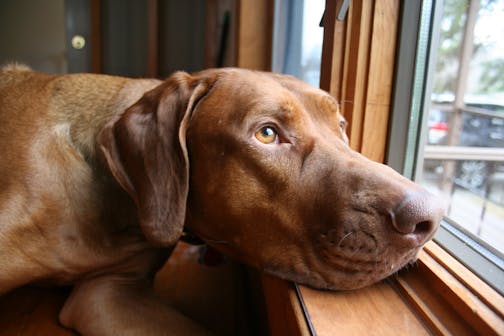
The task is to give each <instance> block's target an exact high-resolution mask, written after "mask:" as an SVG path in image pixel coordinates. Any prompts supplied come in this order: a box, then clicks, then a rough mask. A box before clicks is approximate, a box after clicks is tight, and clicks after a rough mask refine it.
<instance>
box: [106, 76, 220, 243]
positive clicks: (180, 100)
mask: <svg viewBox="0 0 504 336" xmlns="http://www.w3.org/2000/svg"><path fill="white" fill-rule="evenodd" d="M211 85H212V83H210V81H209V80H208V79H206V80H199V79H197V78H194V77H192V76H190V75H189V74H187V73H184V72H177V73H175V74H173V75H172V76H171V77H170V78H168V79H167V80H166V81H165V82H164V83H163V84H161V85H159V86H158V87H156V88H155V89H153V90H152V91H149V92H147V93H146V94H145V95H144V96H143V97H142V98H141V99H140V100H139V101H138V102H137V103H135V104H134V105H132V106H131V107H130V108H128V109H127V110H126V111H125V112H124V113H123V114H122V115H119V116H117V117H116V118H115V119H113V120H111V121H110V122H109V123H108V124H107V125H106V126H105V127H104V129H103V130H102V131H101V133H100V135H99V138H98V144H99V147H100V149H101V153H102V154H103V156H104V158H105V159H106V162H107V164H108V167H109V169H110V171H111V173H112V175H113V176H114V177H115V178H116V180H117V181H118V182H119V184H120V185H121V186H122V188H123V189H124V190H126V191H127V192H128V193H129V194H130V196H131V197H132V198H133V200H134V201H135V203H136V206H137V210H138V216H139V221H140V226H141V229H142V231H143V233H144V234H145V236H146V237H147V239H148V240H149V241H151V242H152V243H153V244H155V245H158V246H169V245H172V244H174V243H175V242H176V241H177V239H178V238H179V237H180V235H181V233H182V230H183V226H184V221H185V214H186V201H187V194H188V189H189V160H188V154H187V147H186V131H187V126H188V122H189V119H190V117H191V113H192V111H193V109H194V108H195V106H196V104H197V103H198V101H199V100H200V99H201V98H202V97H203V96H204V95H205V94H206V93H207V92H208V90H209V89H210V87H211Z"/></svg>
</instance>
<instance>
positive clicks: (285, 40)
mask: <svg viewBox="0 0 504 336" xmlns="http://www.w3.org/2000/svg"><path fill="white" fill-rule="evenodd" d="M324 7H325V0H310V1H307V0H278V1H275V20H274V22H275V26H274V33H273V58H272V70H273V71H274V72H280V73H286V74H290V75H293V76H296V77H297V78H299V79H301V80H303V81H305V82H307V83H309V84H311V85H313V86H315V87H318V86H319V82H320V62H321V56H322V40H323V35H324V30H323V28H322V27H320V21H321V19H322V14H323V13H324Z"/></svg>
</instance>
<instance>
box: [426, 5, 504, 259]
mask: <svg viewBox="0 0 504 336" xmlns="http://www.w3.org/2000/svg"><path fill="white" fill-rule="evenodd" d="M443 7H444V8H443V18H442V20H441V23H440V30H441V31H440V38H439V43H438V45H437V60H436V68H435V71H434V72H433V73H432V74H430V75H431V76H433V81H434V84H433V92H432V95H431V105H430V109H429V119H428V124H427V127H428V130H427V132H426V134H427V140H426V143H427V144H426V147H425V148H424V161H423V163H422V164H423V170H422V174H421V176H418V177H417V180H418V182H420V183H421V184H423V185H424V186H426V187H427V188H429V189H430V190H432V191H433V192H435V193H438V194H440V195H442V196H443V197H445V198H446V199H447V201H448V203H449V209H448V217H449V218H450V219H451V220H452V221H453V222H455V223H456V225H458V226H459V227H461V228H463V229H464V230H466V231H467V232H469V233H471V234H473V235H474V236H475V237H478V238H479V239H482V240H483V241H484V242H486V243H487V244H489V245H491V246H492V247H493V248H494V249H496V250H498V251H500V252H501V253H504V39H502V36H504V0H480V1H468V0H446V1H445V2H444V5H443Z"/></svg>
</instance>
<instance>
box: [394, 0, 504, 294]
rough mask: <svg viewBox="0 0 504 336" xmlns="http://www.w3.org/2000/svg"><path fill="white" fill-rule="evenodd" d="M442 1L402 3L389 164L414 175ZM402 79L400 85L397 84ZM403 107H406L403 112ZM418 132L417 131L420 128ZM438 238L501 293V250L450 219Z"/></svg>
mask: <svg viewBox="0 0 504 336" xmlns="http://www.w3.org/2000/svg"><path fill="white" fill-rule="evenodd" d="M442 6H443V1H432V0H423V1H406V2H403V4H402V12H401V19H402V20H401V21H400V23H399V26H400V28H399V31H400V34H399V36H398V48H397V49H398V51H397V60H396V70H395V83H396V85H395V88H394V92H393V105H392V112H391V119H390V127H389V144H388V149H387V159H386V161H385V163H386V164H388V165H389V166H391V167H392V168H394V169H395V170H397V171H398V172H399V173H401V174H403V175H404V176H406V177H408V178H410V179H413V180H414V179H415V178H416V177H417V176H420V174H421V170H422V169H423V165H422V164H417V163H418V162H423V148H424V147H425V142H426V140H425V139H427V135H426V134H425V132H426V130H427V127H426V126H427V121H428V117H429V109H430V105H431V104H430V93H431V92H432V85H433V80H432V76H429V74H428V73H429V69H435V60H436V57H437V54H436V50H435V48H431V47H430V46H432V45H437V44H438V43H437V41H438V40H439V36H438V35H439V34H438V32H439V24H440V21H441V17H442ZM398 83H400V85H399V84H398ZM405 111H407V112H406V113H405ZM417 130H418V131H417ZM434 241H435V242H436V243H438V244H439V245H441V246H442V247H443V248H444V249H445V250H447V251H449V253H450V254H451V255H452V256H454V257H455V258H456V259H457V260H458V261H459V262H461V263H463V264H464V265H465V266H466V267H467V268H469V269H471V270H472V271H473V272H474V273H476V274H478V276H479V277H481V278H482V279H483V280H484V281H485V282H487V283H488V284H490V286H492V287H493V288H494V289H496V290H497V291H498V292H500V293H501V294H502V293H504V279H503V271H502V270H503V269H504V266H503V262H502V260H501V257H500V256H499V255H498V253H497V252H496V251H495V250H494V249H493V248H491V247H489V246H488V245H487V244H485V243H484V242H482V241H481V240H480V239H478V238H477V237H474V236H473V235H471V234H470V233H468V232H466V231H465V230H464V229H462V228H460V227H458V226H457V225H456V224H455V223H453V222H452V221H451V220H450V219H449V218H446V219H445V220H443V222H442V223H441V228H440V229H439V231H438V233H437V234H436V236H435V237H434Z"/></svg>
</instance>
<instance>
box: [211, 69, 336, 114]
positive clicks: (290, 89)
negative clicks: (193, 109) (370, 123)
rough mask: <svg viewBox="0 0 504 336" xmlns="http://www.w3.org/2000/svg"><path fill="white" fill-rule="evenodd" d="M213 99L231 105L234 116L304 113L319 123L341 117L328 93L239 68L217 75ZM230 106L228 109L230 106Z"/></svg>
mask: <svg viewBox="0 0 504 336" xmlns="http://www.w3.org/2000/svg"><path fill="white" fill-rule="evenodd" d="M217 77H218V78H217V81H216V82H215V87H214V90H213V91H214V92H213V93H212V95H211V96H212V98H213V99H212V100H213V101H214V103H217V104H226V105H229V104H232V105H234V106H232V108H233V109H234V110H235V111H237V113H240V111H241V112H242V113H246V112H247V111H250V110H252V109H253V110H262V111H279V110H282V111H289V112H294V111H301V110H302V111H307V112H309V113H310V115H312V116H313V117H316V118H317V119H319V118H320V119H322V120H335V119H336V120H338V119H339V118H341V116H340V113H339V108H338V104H337V102H336V100H335V99H334V98H333V97H331V96H330V95H329V94H328V93H326V92H324V91H322V90H320V89H318V88H314V87H312V86H310V85H308V84H306V83H304V82H302V81H300V80H298V79H296V78H294V77H291V76H286V75H280V74H273V73H268V72H258V71H248V70H240V69H232V70H222V71H221V72H219V73H217ZM230 107H231V106H230Z"/></svg>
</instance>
